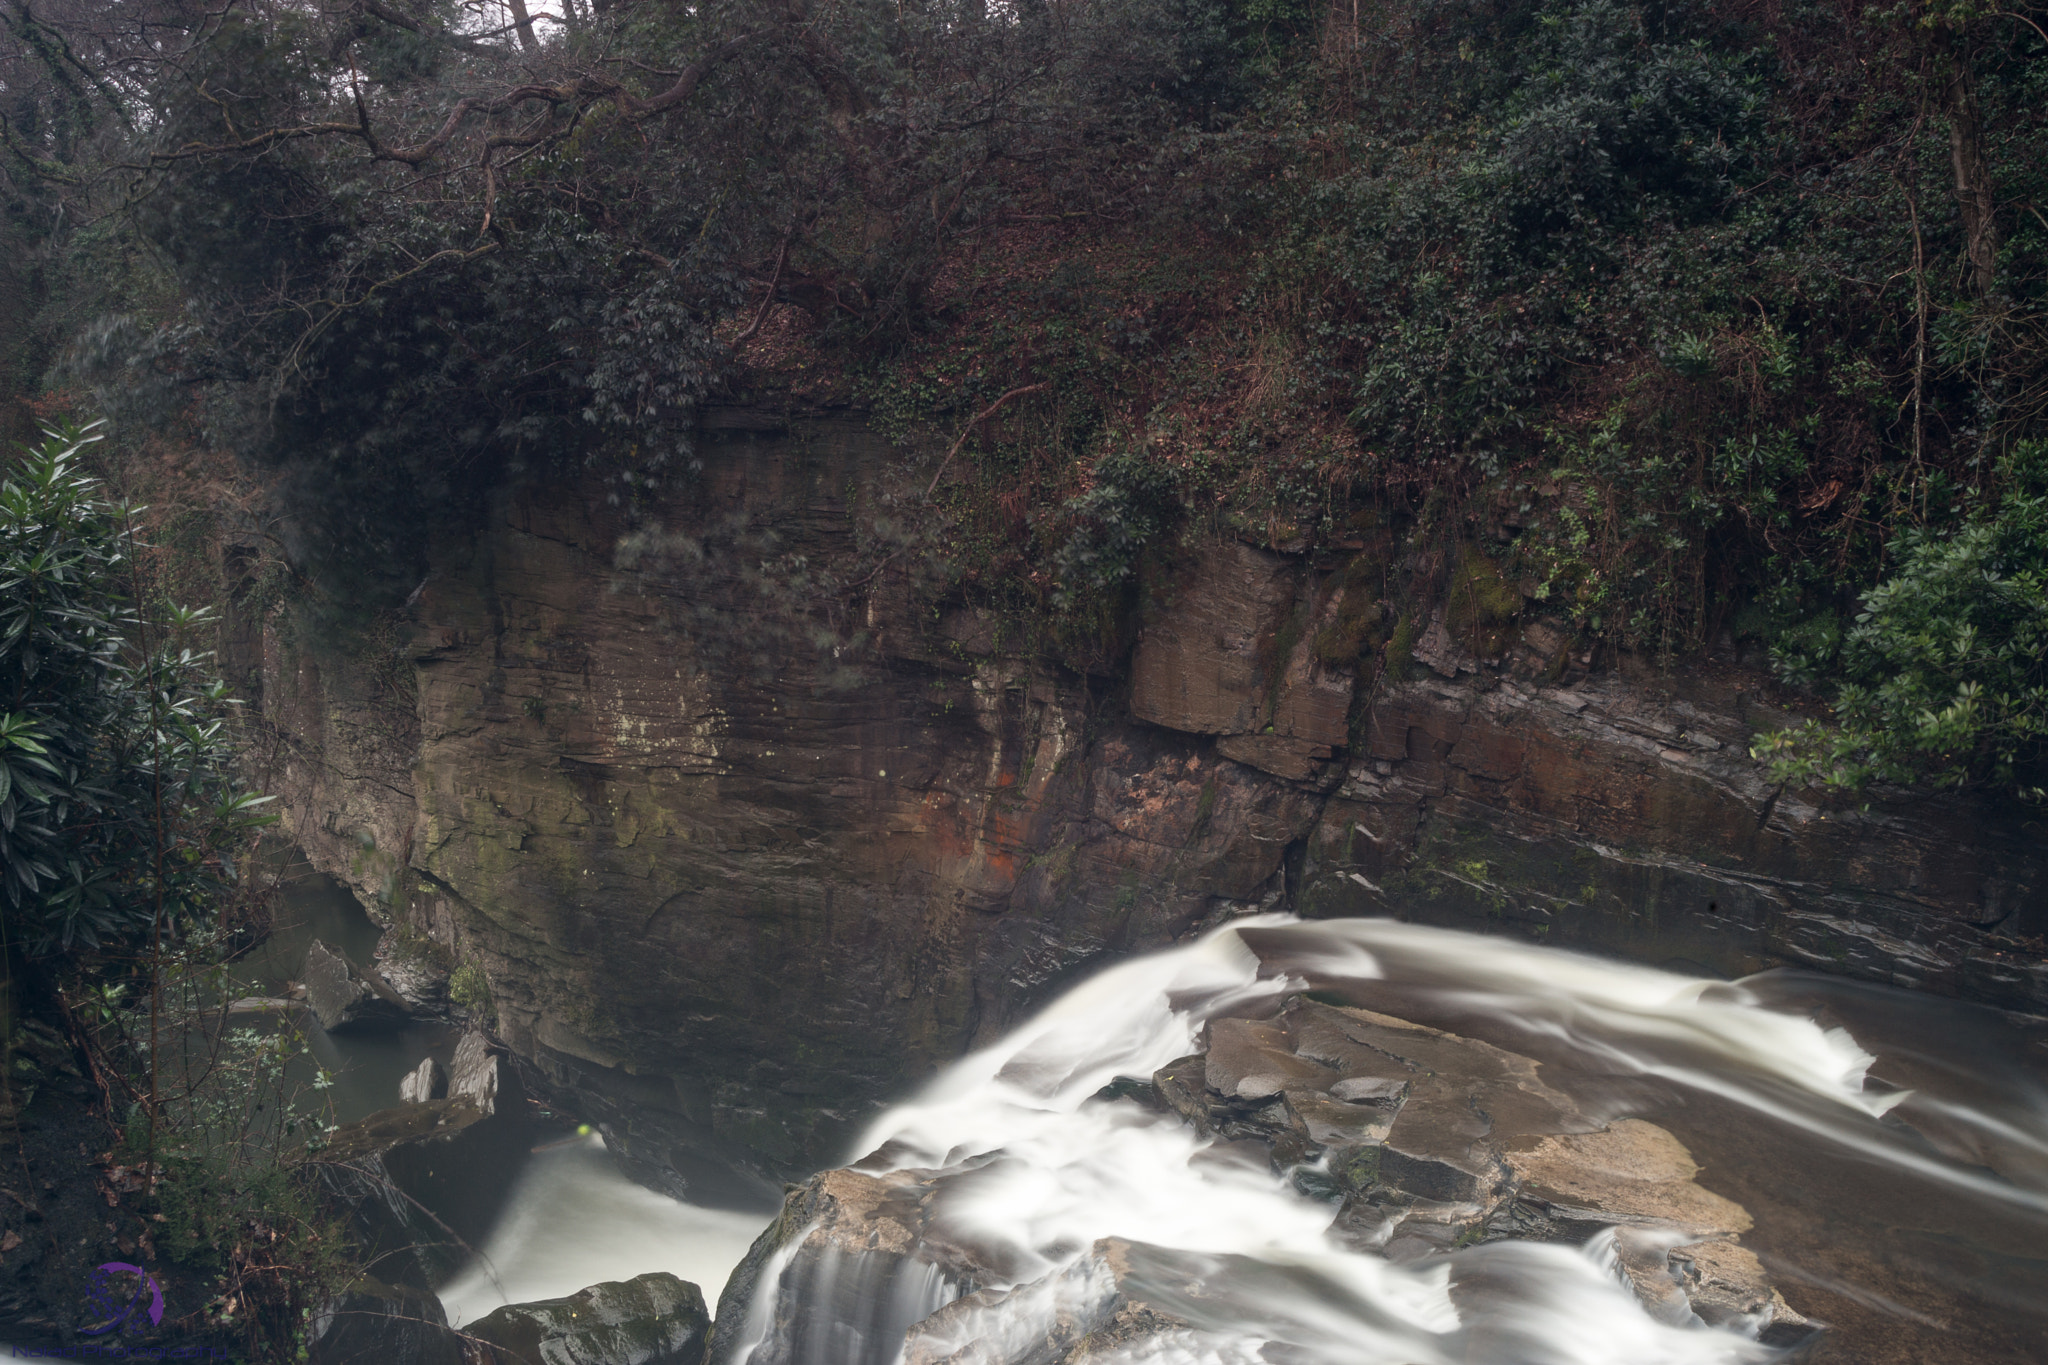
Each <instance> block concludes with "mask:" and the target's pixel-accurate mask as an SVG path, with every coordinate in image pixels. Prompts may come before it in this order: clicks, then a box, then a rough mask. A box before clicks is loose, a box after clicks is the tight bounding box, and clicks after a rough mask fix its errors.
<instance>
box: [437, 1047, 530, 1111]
mask: <svg viewBox="0 0 2048 1365" xmlns="http://www.w3.org/2000/svg"><path fill="white" fill-rule="evenodd" d="M448 1093H449V1094H450V1095H459V1096H461V1097H463V1098H465V1099H468V1100H470V1101H472V1102H473V1103H474V1104H475V1105H476V1107H477V1108H479V1109H481V1110H483V1111H484V1113H486V1114H495V1113H499V1112H506V1113H516V1112H517V1111H518V1109H519V1105H520V1101H521V1100H522V1099H524V1098H525V1093H524V1091H523V1090H522V1089H521V1088H520V1084H519V1075H518V1073H517V1072H515V1071H514V1070H513V1069H512V1064H511V1063H510V1062H509V1061H508V1060H506V1058H505V1056H504V1054H503V1053H502V1052H501V1051H499V1050H497V1049H494V1048H493V1047H492V1046H491V1044H490V1041H489V1040H488V1039H486V1038H485V1037H484V1035H483V1034H481V1033H477V1032H474V1031H472V1032H470V1033H465V1034H463V1035H462V1041H461V1042H459V1043H457V1044H456V1045H455V1057H454V1060H453V1061H452V1062H451V1063H450V1065H449V1068H448Z"/></svg>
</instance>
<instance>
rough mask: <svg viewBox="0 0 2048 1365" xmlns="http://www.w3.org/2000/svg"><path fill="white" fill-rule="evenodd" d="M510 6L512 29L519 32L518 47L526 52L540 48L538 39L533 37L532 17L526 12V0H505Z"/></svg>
mask: <svg viewBox="0 0 2048 1365" xmlns="http://www.w3.org/2000/svg"><path fill="white" fill-rule="evenodd" d="M507 3H508V4H510V5H511V6H512V27H514V28H516V29H518V30H519V46H521V47H523V48H525V49H526V50H527V51H528V52H532V51H534V50H535V49H536V48H538V47H539V46H540V39H538V38H536V37H534V36H533V16H532V15H530V14H528V13H527V12H526V0H507Z"/></svg>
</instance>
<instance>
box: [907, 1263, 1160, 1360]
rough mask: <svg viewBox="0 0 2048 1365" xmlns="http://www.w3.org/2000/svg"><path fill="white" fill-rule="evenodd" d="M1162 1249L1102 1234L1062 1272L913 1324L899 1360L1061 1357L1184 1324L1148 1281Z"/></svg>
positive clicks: (1129, 1342)
mask: <svg viewBox="0 0 2048 1365" xmlns="http://www.w3.org/2000/svg"><path fill="white" fill-rule="evenodd" d="M1158 1257H1159V1253H1158V1252H1157V1251H1156V1249H1154V1248H1150V1247H1144V1246H1138V1245H1134V1244H1132V1243H1130V1242H1127V1241H1124V1240H1123V1239H1121V1238H1114V1237H1111V1238H1104V1239H1103V1240H1101V1241H1099V1242H1097V1243H1095V1245H1094V1246H1093V1247H1092V1248H1090V1250H1089V1253H1088V1255H1086V1256H1084V1257H1082V1258H1081V1259H1080V1260H1078V1261H1076V1262H1075V1263H1074V1264H1073V1265H1071V1266H1069V1267H1067V1268H1066V1269H1065V1270H1064V1271H1062V1272H1061V1273H1059V1274H1058V1275H1054V1276H1051V1277H1049V1278H1047V1279H1045V1280H1040V1281H1035V1282H1033V1283H1030V1284H1025V1285H1020V1286H1017V1287H1015V1288H1011V1289H1001V1290H988V1289H985V1290H979V1291H976V1292H974V1293H970V1294H967V1295H964V1296H962V1297H961V1298H958V1299H955V1300H954V1301H953V1302H952V1303H949V1304H947V1305H946V1306H945V1307H943V1308H941V1309H939V1310H938V1311H937V1312H935V1313H933V1314H931V1315H930V1316H929V1317H927V1318H925V1319H924V1320H923V1321H921V1322H919V1323H917V1324H916V1325H915V1326H914V1327H912V1328H911V1329H910V1331H909V1333H908V1334H907V1335H906V1337H905V1339H904V1342H903V1354H902V1357H901V1365H1064V1363H1065V1362H1076V1363H1077V1365H1078V1362H1081V1361H1086V1360H1092V1359H1096V1358H1098V1357H1101V1356H1113V1355H1115V1354H1116V1353H1117V1352H1118V1351H1119V1349H1120V1348H1125V1347H1130V1346H1133V1345H1135V1344H1136V1343H1138V1342H1141V1341H1144V1340H1146V1339H1148V1338H1158V1337H1163V1336H1166V1335H1168V1334H1171V1333H1175V1332H1181V1331H1185V1330H1187V1328H1188V1326H1189V1324H1188V1320H1187V1319H1186V1318H1184V1317H1181V1316H1180V1315H1179V1314H1177V1313H1176V1312H1174V1311H1173V1309H1172V1308H1171V1307H1169V1306H1167V1305H1166V1304H1164V1303H1162V1302H1161V1301H1159V1299H1158V1298H1157V1296H1156V1295H1155V1294H1153V1293H1152V1292H1151V1290H1150V1289H1148V1287H1147V1279H1148V1276H1147V1273H1146V1272H1147V1271H1156V1269H1157V1267H1156V1266H1154V1265H1151V1264H1149V1262H1153V1261H1156V1260H1157V1259H1158Z"/></svg>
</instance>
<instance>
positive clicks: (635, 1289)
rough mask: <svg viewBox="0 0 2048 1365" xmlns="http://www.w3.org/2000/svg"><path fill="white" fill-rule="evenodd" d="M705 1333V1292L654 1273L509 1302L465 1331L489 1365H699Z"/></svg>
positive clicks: (708, 1322) (707, 1326) (707, 1319)
mask: <svg viewBox="0 0 2048 1365" xmlns="http://www.w3.org/2000/svg"><path fill="white" fill-rule="evenodd" d="M710 1328H711V1317H710V1314H709V1313H707V1312H706V1311H705V1308H704V1295H703V1292H702V1291H700V1290H699V1289H698V1288H697V1286H696V1285H694V1284H691V1283H689V1282H688V1281H687V1280H679V1279H677V1278H676V1277H675V1276H673V1275H670V1274H668V1273H667V1272H665V1271H658V1272H656V1273H654V1274H650V1275H640V1276H636V1277H635V1278H633V1279H630V1280H610V1281H606V1282H605V1283H603V1284H594V1285H592V1286H590V1287H589V1288H588V1289H582V1290H578V1291H577V1292H576V1293H574V1294H571V1295H569V1296H568V1297H567V1298H562V1299H542V1300H540V1301H538V1302H535V1303H514V1304H507V1305H506V1306H505V1307H503V1308H500V1309H498V1310H497V1311H496V1312H494V1313H491V1314H490V1315H489V1316H487V1317H484V1318H481V1319H479V1320H478V1321H476V1322H473V1323H471V1324H469V1326H467V1327H466V1328H464V1329H463V1330H464V1331H465V1332H466V1333H467V1334H468V1335H469V1336H470V1337H472V1338H475V1340H476V1341H477V1342H478V1343H480V1344H483V1345H485V1346H487V1347H488V1349H489V1352H490V1355H489V1362H488V1365H701V1362H702V1361H703V1359H704V1347H705V1342H706V1339H707V1337H708V1335H709V1333H710Z"/></svg>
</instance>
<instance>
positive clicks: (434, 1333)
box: [307, 1275, 465, 1365]
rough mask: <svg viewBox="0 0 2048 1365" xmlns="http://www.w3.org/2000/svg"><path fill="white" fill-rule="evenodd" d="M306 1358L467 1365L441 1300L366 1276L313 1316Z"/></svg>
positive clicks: (379, 1364)
mask: <svg viewBox="0 0 2048 1365" xmlns="http://www.w3.org/2000/svg"><path fill="white" fill-rule="evenodd" d="M307 1358H308V1360H309V1362H310V1365H394V1363H395V1362H399V1361H403V1362H405V1365H465V1362H464V1360H463V1352H462V1343H461V1341H460V1339H459V1338H458V1337H457V1336H456V1334H455V1333H454V1332H453V1331H451V1330H450V1329H449V1327H448V1317H447V1314H446V1313H444V1312H443V1311H442V1308H441V1301H440V1300H439V1299H438V1298H436V1297H434V1295H433V1294H432V1293H431V1292H429V1291H428V1290H425V1289H422V1288H416V1287H413V1286H408V1285H393V1284H386V1283H385V1282H384V1281H382V1280H379V1279H375V1278H373V1277H371V1276H367V1275H366V1276H364V1277H363V1278H361V1279H359V1280H357V1281H356V1282H355V1283H354V1284H352V1285H350V1286H349V1287H348V1289H346V1290H345V1291H343V1292H342V1294H341V1295H340V1296H339V1297H337V1298H335V1299H334V1300H333V1301H332V1302H330V1303H328V1304H326V1305H325V1306H323V1307H322V1308H321V1309H320V1311H319V1312H318V1313H317V1314H316V1315H315V1316H314V1318H313V1322H312V1324H311V1326H310V1327H309V1329H308V1331H307Z"/></svg>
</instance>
